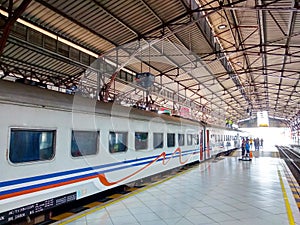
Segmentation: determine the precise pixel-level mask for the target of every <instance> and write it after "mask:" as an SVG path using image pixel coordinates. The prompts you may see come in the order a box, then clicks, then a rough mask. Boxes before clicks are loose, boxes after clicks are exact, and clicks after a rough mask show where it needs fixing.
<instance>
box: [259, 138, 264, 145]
mask: <svg viewBox="0 0 300 225" xmlns="http://www.w3.org/2000/svg"><path fill="white" fill-rule="evenodd" d="M263 144H264V139H262V138H261V139H260V146H261V147H263Z"/></svg>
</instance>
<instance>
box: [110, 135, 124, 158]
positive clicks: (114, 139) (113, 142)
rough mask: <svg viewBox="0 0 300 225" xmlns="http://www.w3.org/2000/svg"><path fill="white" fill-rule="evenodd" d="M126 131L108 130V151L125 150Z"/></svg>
mask: <svg viewBox="0 0 300 225" xmlns="http://www.w3.org/2000/svg"><path fill="white" fill-rule="evenodd" d="M127 140H128V133H127V132H109V152H110V153H117V152H126V151H127Z"/></svg>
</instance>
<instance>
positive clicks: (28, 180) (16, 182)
mask: <svg viewBox="0 0 300 225" xmlns="http://www.w3.org/2000/svg"><path fill="white" fill-rule="evenodd" d="M198 152H199V150H198V151H197V150H187V151H183V152H182V154H181V155H182V156H184V155H188V154H190V153H198ZM172 154H173V153H168V154H166V159H169V158H171V155H172ZM157 156H158V155H157ZM157 156H150V157H144V158H140V159H132V160H126V161H123V162H117V163H109V164H105V165H99V166H95V167H87V168H82V169H76V170H70V171H64V172H58V173H52V174H47V175H40V176H35V177H29V178H21V179H17V180H12V181H4V182H0V187H5V186H9V185H15V184H20V183H26V182H32V181H37V180H42V179H49V178H53V177H58V176H64V175H69V174H76V173H81V172H87V171H95V170H98V169H102V168H107V167H111V166H116V165H122V164H129V163H132V162H138V161H143V160H147V159H154V158H156V157H157ZM179 156H180V155H179V153H177V154H176V155H175V156H173V157H174V158H177V157H179ZM162 160H163V159H159V160H158V161H162ZM150 162H152V160H148V161H145V162H139V163H135V164H129V165H126V166H121V167H117V168H112V169H106V170H101V171H98V172H91V173H88V174H85V175H81V176H75V177H71V178H65V179H59V180H55V181H51V182H46V183H42V184H36V185H30V186H27V187H22V188H16V189H12V190H7V191H2V192H0V195H4V194H10V193H15V192H19V191H24V190H30V189H33V188H40V187H43V186H47V185H53V184H58V183H62V182H66V181H72V180H76V179H80V178H84V177H88V176H93V175H96V174H103V173H108V172H112V171H116V170H122V169H126V168H129V167H135V166H140V165H144V164H148V163H150Z"/></svg>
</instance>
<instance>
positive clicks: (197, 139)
mask: <svg viewBox="0 0 300 225" xmlns="http://www.w3.org/2000/svg"><path fill="white" fill-rule="evenodd" d="M199 137H200V135H199V134H194V135H193V140H194V145H199V144H200V140H199Z"/></svg>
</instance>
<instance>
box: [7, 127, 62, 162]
mask: <svg viewBox="0 0 300 225" xmlns="http://www.w3.org/2000/svg"><path fill="white" fill-rule="evenodd" d="M13 132H16V133H17V132H34V133H38V132H40V133H41V134H42V133H48V134H51V133H52V136H51V140H50V142H51V146H50V147H47V149H48V148H50V149H49V150H51V151H50V152H45V148H43V149H41V145H45V144H50V142H49V143H47V142H45V141H42V142H40V143H39V149H36V151H35V152H36V154H37V153H38V154H39V155H38V158H37V155H35V157H36V159H34V158H31V159H29V158H28V155H27V156H26V158H27V160H22V158H20V155H19V154H24V152H25V151H24V149H25V145H24V143H20V144H19V145H22V148H17V147H16V148H17V149H22V152H14V151H13V146H12V144H14V145H16V143H17V141H16V140H14V141H12V139H13V136H14V135H13ZM33 137H34V138H39V141H41V139H45V138H46V137H43V136H40V137H36V135H34V136H33ZM56 137H57V130H56V129H51V128H50V129H47V128H27V127H26V128H25V127H24V128H23V127H10V128H9V140H8V142H9V148H8V161H9V162H10V163H12V164H14V165H22V164H27V163H41V162H50V161H52V160H53V159H54V157H55V155H56ZM23 138H24V137H23ZM26 139H27V140H28V137H26ZM31 142H32V140H31ZM27 145H30V146H33V145H32V143H31V144H27ZM37 151H38V152H37ZM32 152H34V151H32V149H30V153H31V157H34V155H32ZM18 153H19V154H18ZM13 154H17V155H16V156H14V155H13ZM46 155H48V157H46ZM13 157H17V158H18V160H15V159H12V158H13ZM23 158H24V157H23Z"/></svg>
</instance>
